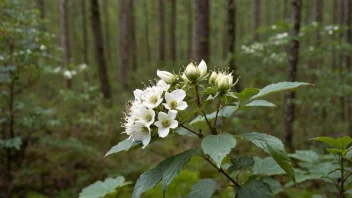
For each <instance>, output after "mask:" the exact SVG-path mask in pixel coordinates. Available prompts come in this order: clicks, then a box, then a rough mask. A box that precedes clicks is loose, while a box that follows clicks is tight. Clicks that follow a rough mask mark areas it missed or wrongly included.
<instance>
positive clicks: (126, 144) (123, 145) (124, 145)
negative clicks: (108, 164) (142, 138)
mask: <svg viewBox="0 0 352 198" xmlns="http://www.w3.org/2000/svg"><path fill="white" fill-rule="evenodd" d="M139 144H141V142H134V141H133V140H132V139H128V138H127V139H125V140H124V141H122V142H119V143H118V144H117V145H116V146H113V147H112V148H111V149H110V150H109V151H108V152H107V153H106V154H105V157H106V156H108V155H111V154H113V153H118V152H120V151H128V149H130V148H131V147H133V146H136V145H139Z"/></svg>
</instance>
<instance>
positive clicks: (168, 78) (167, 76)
mask: <svg viewBox="0 0 352 198" xmlns="http://www.w3.org/2000/svg"><path fill="white" fill-rule="evenodd" d="M156 74H157V75H158V76H159V77H160V78H161V79H163V80H164V81H165V82H166V83H168V84H172V83H174V82H176V80H177V78H176V76H175V75H173V74H172V73H170V72H167V71H160V70H158V71H157V72H156Z"/></svg>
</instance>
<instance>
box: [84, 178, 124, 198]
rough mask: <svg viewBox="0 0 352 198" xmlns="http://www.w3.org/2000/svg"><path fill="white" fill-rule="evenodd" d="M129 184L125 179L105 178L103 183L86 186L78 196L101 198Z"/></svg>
mask: <svg viewBox="0 0 352 198" xmlns="http://www.w3.org/2000/svg"><path fill="white" fill-rule="evenodd" d="M129 184H131V182H125V178H124V177H122V176H118V177H116V178H106V179H105V180H104V182H102V181H96V182H95V183H93V184H91V185H89V186H87V187H86V188H84V189H83V190H82V192H81V193H80V194H79V198H101V197H105V196H107V195H109V194H111V193H116V191H117V190H118V189H119V188H121V187H123V186H126V185H129Z"/></svg>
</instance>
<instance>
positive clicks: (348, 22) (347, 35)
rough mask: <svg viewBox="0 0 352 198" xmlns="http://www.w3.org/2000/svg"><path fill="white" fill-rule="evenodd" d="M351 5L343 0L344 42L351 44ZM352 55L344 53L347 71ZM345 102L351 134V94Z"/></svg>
mask: <svg viewBox="0 0 352 198" xmlns="http://www.w3.org/2000/svg"><path fill="white" fill-rule="evenodd" d="M351 6H352V2H351V1H350V0H345V1H344V7H345V10H344V22H345V26H346V32H345V42H346V43H347V44H350V45H352V29H351V28H352V16H351V15H352V12H351V9H352V8H351ZM351 61H352V56H351V53H345V66H346V70H347V71H348V72H351V71H352V70H351V69H352V64H351ZM346 79H347V81H346V82H345V83H347V84H349V83H351V80H350V79H349V78H346ZM345 101H346V104H347V115H346V117H347V120H348V131H349V135H350V136H352V104H351V102H352V97H351V95H350V94H349V95H347V96H346V99H345Z"/></svg>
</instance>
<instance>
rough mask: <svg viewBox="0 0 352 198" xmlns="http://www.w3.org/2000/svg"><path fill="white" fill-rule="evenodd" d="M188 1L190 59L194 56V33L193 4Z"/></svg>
mask: <svg viewBox="0 0 352 198" xmlns="http://www.w3.org/2000/svg"><path fill="white" fill-rule="evenodd" d="M186 1H187V3H188V4H187V5H188V6H187V7H188V9H187V11H188V18H189V20H188V22H187V29H188V34H187V47H188V48H187V55H186V57H187V59H190V58H191V57H192V48H193V47H192V35H193V5H192V1H188V0H186Z"/></svg>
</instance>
